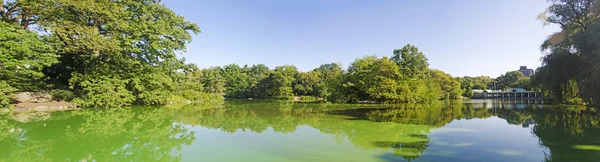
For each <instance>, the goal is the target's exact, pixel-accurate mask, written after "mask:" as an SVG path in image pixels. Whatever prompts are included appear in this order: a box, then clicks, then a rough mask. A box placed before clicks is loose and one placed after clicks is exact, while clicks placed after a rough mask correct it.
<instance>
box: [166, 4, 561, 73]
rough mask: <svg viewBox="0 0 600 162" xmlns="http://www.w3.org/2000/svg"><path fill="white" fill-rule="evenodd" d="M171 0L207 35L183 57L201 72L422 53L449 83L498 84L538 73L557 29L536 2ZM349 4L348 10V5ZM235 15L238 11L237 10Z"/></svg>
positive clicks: (306, 68)
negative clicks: (522, 70)
mask: <svg viewBox="0 0 600 162" xmlns="http://www.w3.org/2000/svg"><path fill="white" fill-rule="evenodd" d="M316 2H317V1H302V2H300V1H283V2H282V1H273V0H262V1H252V2H250V1H229V2H221V1H206V0H202V1H177V2H175V1H171V2H165V3H166V5H167V7H169V8H171V9H173V10H174V11H175V12H176V13H177V14H178V15H181V16H184V17H185V18H186V20H188V21H191V22H194V23H196V24H198V25H199V26H200V28H201V30H202V32H201V33H199V34H198V35H194V36H193V37H194V40H193V41H192V42H191V43H190V44H188V46H187V52H184V53H183V54H182V55H180V56H182V57H185V58H186V61H187V62H189V63H195V64H197V65H198V66H199V67H201V68H207V67H211V66H223V65H227V64H233V63H235V64H238V65H240V66H243V65H244V64H249V65H252V64H261V63H262V64H265V65H267V66H269V67H270V68H274V67H275V66H279V65H284V64H288V65H294V66H296V67H298V69H299V70H300V71H309V70H312V69H313V68H316V67H318V66H320V65H321V64H326V63H332V62H333V63H338V62H339V63H342V64H343V66H344V67H347V66H348V65H349V64H350V63H351V62H352V61H354V60H355V59H356V58H360V57H363V56H366V55H377V56H388V57H390V56H391V55H392V51H393V50H394V49H398V48H402V47H403V46H404V45H406V44H412V45H415V46H417V47H419V50H421V51H422V52H423V53H424V54H425V55H426V56H427V57H428V58H429V63H430V67H431V68H435V69H439V70H443V71H445V72H446V73H449V74H451V75H453V76H481V75H484V76H490V77H497V76H500V75H501V74H504V73H505V72H506V71H511V70H518V68H519V66H527V67H528V68H532V69H535V68H536V67H539V66H540V61H539V58H540V57H542V56H543V55H542V52H541V51H540V50H539V45H540V44H541V43H542V41H543V40H544V39H546V38H547V36H548V35H550V34H552V33H554V32H556V31H559V28H558V27H557V26H552V25H550V26H543V23H542V22H541V21H539V20H537V19H536V18H537V15H538V14H539V13H541V12H543V11H544V10H545V8H546V7H548V5H549V4H548V3H546V2H545V1H543V0H540V1H525V2H523V1H518V0H509V1H485V2H479V1H460V2H446V1H444V2H438V3H426V2H412V1H411V2H408V1H402V2H400V1H374V2H369V3H367V2H362V1H339V0H333V1H327V2H320V3H316ZM342 2H343V3H342ZM232 11H235V12H232Z"/></svg>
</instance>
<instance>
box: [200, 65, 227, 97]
mask: <svg viewBox="0 0 600 162" xmlns="http://www.w3.org/2000/svg"><path fill="white" fill-rule="evenodd" d="M202 74H203V76H202V83H204V90H205V91H206V92H208V93H211V94H217V95H225V90H226V89H225V78H223V76H222V75H221V67H211V68H207V69H203V70H202Z"/></svg>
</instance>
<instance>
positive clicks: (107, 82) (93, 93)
mask: <svg viewBox="0 0 600 162" xmlns="http://www.w3.org/2000/svg"><path fill="white" fill-rule="evenodd" d="M126 84H127V81H124V80H121V79H119V78H108V77H100V78H90V79H85V80H83V81H82V82H81V83H80V86H81V87H82V89H83V90H84V91H85V93H84V95H83V96H82V97H80V98H76V99H74V100H73V102H74V103H76V104H78V105H81V106H83V107H106V108H108V107H121V106H124V105H129V104H131V102H133V101H134V100H135V97H134V96H133V94H132V93H131V91H129V90H127V89H125V85H126Z"/></svg>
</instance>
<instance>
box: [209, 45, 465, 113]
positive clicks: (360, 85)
mask: <svg viewBox="0 0 600 162" xmlns="http://www.w3.org/2000/svg"><path fill="white" fill-rule="evenodd" d="M428 66H429V64H428V63H427V57H425V55H424V54H423V53H422V52H419V51H418V48H416V47H415V46H412V45H407V46H405V47H404V48H402V49H397V50H394V55H393V57H392V58H391V59H390V58H388V57H382V58H380V57H376V56H365V57H363V58H359V59H356V60H355V61H354V62H353V63H351V64H350V66H349V67H348V69H347V70H343V69H342V66H341V65H340V64H336V63H330V64H323V65H321V66H319V67H318V68H315V69H313V70H310V71H308V72H299V71H298V69H297V68H296V67H295V66H291V65H283V66H277V67H275V68H274V69H269V68H268V67H267V66H265V65H262V64H259V65H253V66H248V65H245V66H243V67H240V66H239V65H236V64H231V65H226V66H224V67H212V68H208V69H204V70H203V71H205V73H211V75H209V76H206V77H205V78H204V79H205V80H206V81H208V82H210V86H208V87H211V89H224V90H225V96H226V97H230V98H280V99H287V98H292V97H294V96H313V97H316V98H320V99H322V100H326V101H331V102H351V103H356V102H361V101H368V102H377V103H401V102H403V103H404V102H430V101H434V100H439V99H450V98H458V97H459V96H460V94H461V93H462V90H461V88H460V82H459V81H458V80H456V79H454V78H453V77H452V76H450V75H448V74H446V73H444V72H442V71H440V70H434V69H429V68H428ZM207 84H208V83H207ZM217 91H219V92H221V91H220V90H217ZM211 92H213V91H212V90H211ZM305 98H309V97H305Z"/></svg>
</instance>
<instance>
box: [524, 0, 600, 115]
mask: <svg viewBox="0 0 600 162" xmlns="http://www.w3.org/2000/svg"><path fill="white" fill-rule="evenodd" d="M551 2H552V5H551V6H550V7H548V9H547V10H546V12H545V13H542V14H540V16H539V18H540V19H542V20H544V21H545V23H547V24H549V23H553V24H558V25H560V27H561V29H562V30H561V31H560V32H557V33H555V34H553V35H551V36H550V37H549V38H548V39H547V40H546V41H544V43H543V44H542V46H541V49H542V51H543V52H545V53H546V55H545V56H544V57H543V58H542V67H541V68H540V69H539V72H540V73H538V74H536V75H537V76H536V79H535V81H534V82H535V83H536V84H538V86H541V87H543V88H545V89H549V90H548V91H550V92H551V94H552V96H553V97H554V98H555V100H556V101H558V102H567V101H568V100H571V99H575V98H578V97H581V99H583V100H584V101H585V102H587V103H589V104H592V105H593V104H598V103H597V101H599V100H600V63H599V61H598V60H600V53H599V52H600V45H599V43H598V42H600V38H599V37H598V34H597V33H598V32H600V22H599V21H598V20H599V18H600V16H599V15H600V14H599V13H598V11H599V10H598V9H599V7H600V6H598V3H597V2H598V1H597V0H552V1H551Z"/></svg>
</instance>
